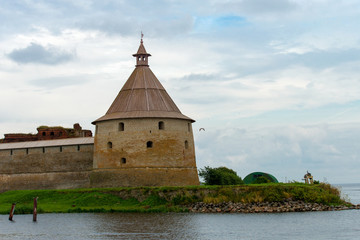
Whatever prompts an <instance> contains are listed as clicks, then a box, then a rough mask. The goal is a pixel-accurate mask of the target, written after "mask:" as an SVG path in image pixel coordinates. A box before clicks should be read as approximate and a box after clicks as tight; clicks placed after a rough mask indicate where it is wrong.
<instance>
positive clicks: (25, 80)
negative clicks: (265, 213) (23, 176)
mask: <svg viewBox="0 0 360 240" xmlns="http://www.w3.org/2000/svg"><path fill="white" fill-rule="evenodd" d="M0 22H1V24H0V86H1V87H0V96H1V104H0V138H1V137H3V134H4V133H16V132H25V133H30V132H33V133H35V132H36V127H38V126H40V125H49V126H58V125H61V126H64V127H72V124H73V123H76V122H79V123H80V124H81V125H82V126H83V128H87V129H91V130H94V126H93V125H91V122H92V121H94V120H95V119H97V118H99V117H101V116H102V115H104V114H105V112H106V111H107V109H108V108H109V106H110V104H111V103H112V101H113V100H114V98H115V97H116V95H117V93H118V91H119V90H120V89H121V87H122V85H123V84H124V82H125V81H126V80H127V78H128V77H129V75H130V73H131V72H132V71H133V69H134V65H135V59H134V58H133V57H132V56H131V55H132V54H133V53H135V52H136V51H137V49H138V46H139V41H140V32H141V31H143V33H144V45H145V47H146V50H147V51H148V52H149V53H151V55H152V57H151V58H150V59H149V64H150V67H151V69H152V71H153V72H154V73H155V75H156V76H157V77H158V79H159V80H160V81H161V83H162V84H163V85H164V87H165V88H166V90H167V92H168V93H169V94H170V96H171V97H172V98H173V100H174V101H175V103H176V104H177V106H178V107H179V108H180V110H181V111H182V113H183V114H185V115H187V116H189V117H191V118H193V119H195V120H196V123H194V125H193V129H194V136H195V141H196V157H197V165H198V168H203V167H204V166H210V167H219V166H226V167H229V168H232V169H234V170H235V171H236V172H237V173H238V174H239V175H240V176H241V177H242V178H244V177H245V176H246V175H247V174H249V173H251V172H254V171H263V172H268V173H271V174H273V175H274V176H275V177H276V178H277V179H278V180H279V181H285V180H296V181H301V179H302V177H303V175H304V174H305V173H306V171H307V170H309V172H311V173H312V174H313V175H314V178H315V179H317V180H320V181H327V182H330V183H347V182H360V175H359V172H360V164H359V163H360V137H359V136H360V67H359V63H360V29H359V28H360V27H359V24H360V4H359V2H358V1H351V0H348V1H338V0H318V1H300V0H298V1H290V0H271V1H269V0H242V1H240V0H239V1H232V0H227V1H224V0H211V1H210V0H209V1H202V0H199V1H193V0H188V1H187V0H181V1H177V0H171V1H170V0H169V1H165V0H163V1H161V0H156V1H155V0H154V1H150V0H143V1H137V0H136V1H134V0H132V1H126V0H122V1H121V0H102V1H95V0H94V1H90V0H76V1H73V0H57V1H56V0H54V1H47V0H23V1H20V0H19V1H18V0H0ZM199 128H205V131H199Z"/></svg>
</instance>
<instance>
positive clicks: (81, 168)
mask: <svg viewBox="0 0 360 240" xmlns="http://www.w3.org/2000/svg"><path fill="white" fill-rule="evenodd" d="M92 164H93V145H92V144H86V145H70V146H56V147H38V148H24V149H6V150H0V191H4V190H16V189H60V188H80V187H90V182H89V174H90V171H91V170H92Z"/></svg>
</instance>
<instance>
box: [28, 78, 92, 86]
mask: <svg viewBox="0 0 360 240" xmlns="http://www.w3.org/2000/svg"><path fill="white" fill-rule="evenodd" d="M88 78H89V76H76V77H71V76H70V77H69V76H63V77H51V78H41V79H34V80H30V81H29V84H30V85H33V86H35V87H40V88H45V89H55V88H60V87H68V86H72V85H81V84H84V83H86V82H88V81H89V80H88Z"/></svg>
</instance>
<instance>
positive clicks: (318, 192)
mask: <svg viewBox="0 0 360 240" xmlns="http://www.w3.org/2000/svg"><path fill="white" fill-rule="evenodd" d="M34 197H39V198H38V212H39V213H67V212H184V211H187V208H186V207H183V206H184V205H187V204H191V203H194V202H201V201H203V202H212V203H219V202H224V201H225V202H227V201H232V202H244V203H252V202H274V201H275V202H276V201H285V200H288V199H292V200H302V201H305V202H318V203H322V204H326V205H340V204H346V202H345V201H344V200H342V199H341V198H340V193H339V191H338V190H337V189H336V188H334V187H332V186H330V185H329V184H316V185H306V184H302V183H291V184H284V183H276V184H274V183H269V184H251V185H239V186H188V187H136V188H92V189H69V190H18V191H7V192H4V193H1V194H0V214H8V213H9V212H10V208H11V204H12V203H13V202H14V203H16V208H15V213H16V214H19V213H31V212H32V206H33V199H34Z"/></svg>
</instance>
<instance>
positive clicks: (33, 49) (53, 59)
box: [7, 43, 75, 65]
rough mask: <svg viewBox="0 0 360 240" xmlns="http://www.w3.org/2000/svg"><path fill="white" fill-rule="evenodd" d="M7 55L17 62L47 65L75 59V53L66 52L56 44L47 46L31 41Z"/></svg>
mask: <svg viewBox="0 0 360 240" xmlns="http://www.w3.org/2000/svg"><path fill="white" fill-rule="evenodd" d="M7 56H8V57H9V58H10V59H11V60H13V61H15V62H17V63H23V64H28V63H40V64H47V65H57V64H60V63H64V62H69V61H71V60H72V59H74V57H75V54H74V53H69V52H65V51H63V50H61V49H59V48H56V47H54V46H50V47H49V48H45V47H43V46H41V45H39V44H36V43H31V44H30V45H29V46H28V47H26V48H22V49H15V50H13V51H12V52H10V53H9V54H7Z"/></svg>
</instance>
